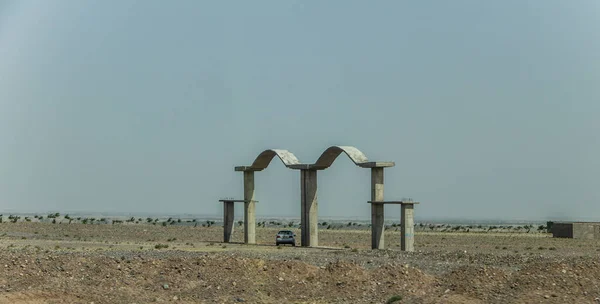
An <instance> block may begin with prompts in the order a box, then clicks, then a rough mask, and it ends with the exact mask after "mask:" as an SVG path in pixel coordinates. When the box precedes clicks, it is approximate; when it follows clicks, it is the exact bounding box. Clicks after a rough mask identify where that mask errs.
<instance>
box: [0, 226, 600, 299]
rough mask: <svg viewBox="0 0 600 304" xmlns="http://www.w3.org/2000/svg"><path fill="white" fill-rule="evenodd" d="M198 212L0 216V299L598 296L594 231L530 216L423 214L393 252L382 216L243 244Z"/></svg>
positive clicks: (263, 230) (261, 236)
mask: <svg viewBox="0 0 600 304" xmlns="http://www.w3.org/2000/svg"><path fill="white" fill-rule="evenodd" d="M60 222H62V223H60ZM209 224H210V223H208V224H205V225H198V224H194V225H176V224H175V225H173V224H171V223H169V224H168V225H166V224H160V223H155V224H152V223H151V222H150V219H148V222H146V221H141V220H138V221H136V222H123V223H117V224H101V223H100V224H99V223H97V222H96V223H94V224H91V223H89V222H88V223H86V224H84V223H82V222H81V221H77V220H75V221H73V222H72V223H70V224H69V223H67V222H65V221H64V219H63V220H61V221H59V222H57V223H55V224H52V223H50V222H46V223H40V222H36V221H31V222H25V221H23V220H22V219H20V220H18V221H17V222H15V223H12V222H9V221H7V220H6V217H5V220H4V222H3V223H1V224H0V269H1V271H0V303H151V302H180V303H600V242H599V241H598V240H593V241H590V240H576V239H555V238H552V237H551V236H550V235H549V234H547V233H545V232H544V231H543V230H541V229H539V230H538V229H537V228H538V227H537V226H536V227H533V228H532V227H529V228H523V227H505V228H497V229H489V228H485V227H480V229H477V227H471V228H472V229H470V228H465V227H460V228H454V227H450V226H436V227H432V228H430V229H428V227H427V226H424V227H422V228H423V229H418V230H417V233H416V236H415V252H402V251H400V249H399V243H400V232H399V231H397V230H396V228H394V227H390V229H388V230H386V235H385V243H386V248H388V249H386V250H371V249H370V231H369V229H368V227H367V228H365V229H353V228H355V227H354V225H353V224H351V223H349V224H348V225H339V226H337V227H330V229H327V227H328V226H329V225H327V227H326V225H322V226H321V227H322V228H321V229H320V230H319V245H320V246H322V248H302V247H291V246H280V247H276V246H275V245H274V237H275V234H276V233H277V231H278V230H280V229H283V226H284V225H281V227H273V226H269V225H267V226H266V227H263V226H262V225H260V226H259V227H257V229H256V232H257V242H258V244H256V245H245V244H242V243H241V242H242V240H243V231H242V227H240V226H238V224H237V223H236V227H235V233H234V241H235V242H234V243H229V244H223V243H222V235H223V228H222V227H221V226H220V225H219V224H213V225H209ZM286 229H287V228H286ZM289 229H291V230H294V231H296V233H297V235H298V236H299V235H300V231H299V230H298V228H294V227H292V228H289ZM527 230H529V232H527ZM299 244H300V242H299V240H298V245H299Z"/></svg>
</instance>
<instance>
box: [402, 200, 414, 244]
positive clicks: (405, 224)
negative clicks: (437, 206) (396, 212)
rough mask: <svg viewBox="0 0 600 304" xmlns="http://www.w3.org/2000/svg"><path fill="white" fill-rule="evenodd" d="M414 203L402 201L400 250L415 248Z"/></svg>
mask: <svg viewBox="0 0 600 304" xmlns="http://www.w3.org/2000/svg"><path fill="white" fill-rule="evenodd" d="M414 214H415V213H414V204H411V203H402V207H401V214H400V216H401V219H402V226H401V228H400V230H401V237H400V249H401V250H402V251H414V250H415V220H414Z"/></svg>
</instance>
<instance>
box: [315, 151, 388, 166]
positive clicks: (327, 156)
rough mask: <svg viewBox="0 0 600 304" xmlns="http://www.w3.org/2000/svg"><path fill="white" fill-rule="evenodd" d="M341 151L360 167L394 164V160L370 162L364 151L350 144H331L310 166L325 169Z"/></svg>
mask: <svg viewBox="0 0 600 304" xmlns="http://www.w3.org/2000/svg"><path fill="white" fill-rule="evenodd" d="M342 152H344V153H346V155H348V157H349V158H350V160H352V162H353V163H354V164H355V165H357V166H359V167H362V168H374V167H393V166H394V165H395V164H394V162H370V161H369V159H368V158H367V156H366V155H365V154H364V153H362V152H361V151H360V150H358V149H357V148H355V147H352V146H331V147H329V148H327V150H325V152H323V154H321V156H320V157H319V159H317V162H316V163H314V165H311V166H312V167H313V169H315V170H324V169H327V168H329V167H330V166H331V165H332V164H333V162H334V161H335V160H336V159H337V157H338V156H339V155H340V154H342Z"/></svg>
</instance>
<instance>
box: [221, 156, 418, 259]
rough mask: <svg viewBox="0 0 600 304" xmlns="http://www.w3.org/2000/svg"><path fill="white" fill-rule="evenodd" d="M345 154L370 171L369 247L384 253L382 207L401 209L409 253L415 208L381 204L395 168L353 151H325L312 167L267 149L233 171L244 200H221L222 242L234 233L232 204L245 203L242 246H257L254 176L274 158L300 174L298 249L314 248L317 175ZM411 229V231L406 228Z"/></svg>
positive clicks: (405, 204) (407, 204) (409, 203)
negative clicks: (386, 180)
mask: <svg viewBox="0 0 600 304" xmlns="http://www.w3.org/2000/svg"><path fill="white" fill-rule="evenodd" d="M342 153H344V154H346V155H347V156H348V158H350V160H352V162H354V164H355V165H357V166H359V167H361V168H366V169H371V200H370V201H368V203H370V204H371V247H372V248H373V249H384V248H385V245H384V244H385V243H384V233H383V232H384V228H385V227H384V205H385V204H400V205H402V236H401V238H402V239H401V243H402V246H401V248H402V250H406V251H412V250H413V242H414V237H413V235H414V226H413V225H414V224H413V223H414V221H413V206H414V205H415V204H418V203H417V202H412V201H406V202H401V201H384V197H383V190H384V178H383V176H384V174H383V170H384V168H388V167H393V166H395V163H394V162H390V161H385V162H377V161H369V160H368V158H367V156H366V155H365V154H364V153H362V152H361V151H360V150H358V149H357V148H355V147H351V146H332V147H329V148H327V149H326V150H325V151H324V152H323V153H322V154H321V156H320V157H319V159H317V161H316V162H315V163H314V164H303V163H300V161H299V160H298V158H297V157H296V156H295V155H294V154H293V153H291V152H290V151H287V150H282V149H268V150H265V151H263V152H262V153H260V154H259V155H258V156H257V157H256V159H255V160H254V162H253V163H252V165H250V166H238V167H235V171H239V172H243V174H244V198H243V199H241V200H233V199H232V200H220V201H221V202H223V204H224V208H223V210H224V214H223V222H224V224H223V227H224V241H225V242H229V241H230V240H231V233H232V232H233V214H234V213H233V210H234V209H233V205H234V203H235V202H243V203H244V242H245V243H247V244H255V243H256V236H255V234H256V212H255V208H256V207H255V206H256V205H255V204H256V202H257V201H256V200H255V197H254V172H256V171H262V170H264V169H266V168H267V167H268V166H269V164H270V163H271V161H272V160H273V158H274V157H275V156H277V157H278V158H279V159H280V160H281V162H282V163H283V164H284V165H285V166H286V167H287V168H289V169H292V170H300V184H301V185H300V186H301V187H300V188H301V190H300V191H301V195H300V203H301V215H300V229H301V245H302V246H305V247H316V246H318V244H319V239H318V233H319V232H318V215H317V212H318V200H317V172H318V171H320V170H325V169H327V168H329V167H330V166H331V165H332V164H333V162H334V161H335V160H336V159H337V157H338V156H339V155H340V154H342ZM409 226H410V227H409Z"/></svg>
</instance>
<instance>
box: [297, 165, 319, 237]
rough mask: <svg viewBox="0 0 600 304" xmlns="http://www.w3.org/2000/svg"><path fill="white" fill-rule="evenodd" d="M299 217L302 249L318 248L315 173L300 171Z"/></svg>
mask: <svg viewBox="0 0 600 304" xmlns="http://www.w3.org/2000/svg"><path fill="white" fill-rule="evenodd" d="M300 183H301V185H300V188H301V192H302V194H301V209H302V210H301V216H300V229H302V232H301V245H302V246H303V247H316V246H319V227H318V225H319V223H318V222H317V221H318V219H317V210H318V201H317V171H316V170H300Z"/></svg>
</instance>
